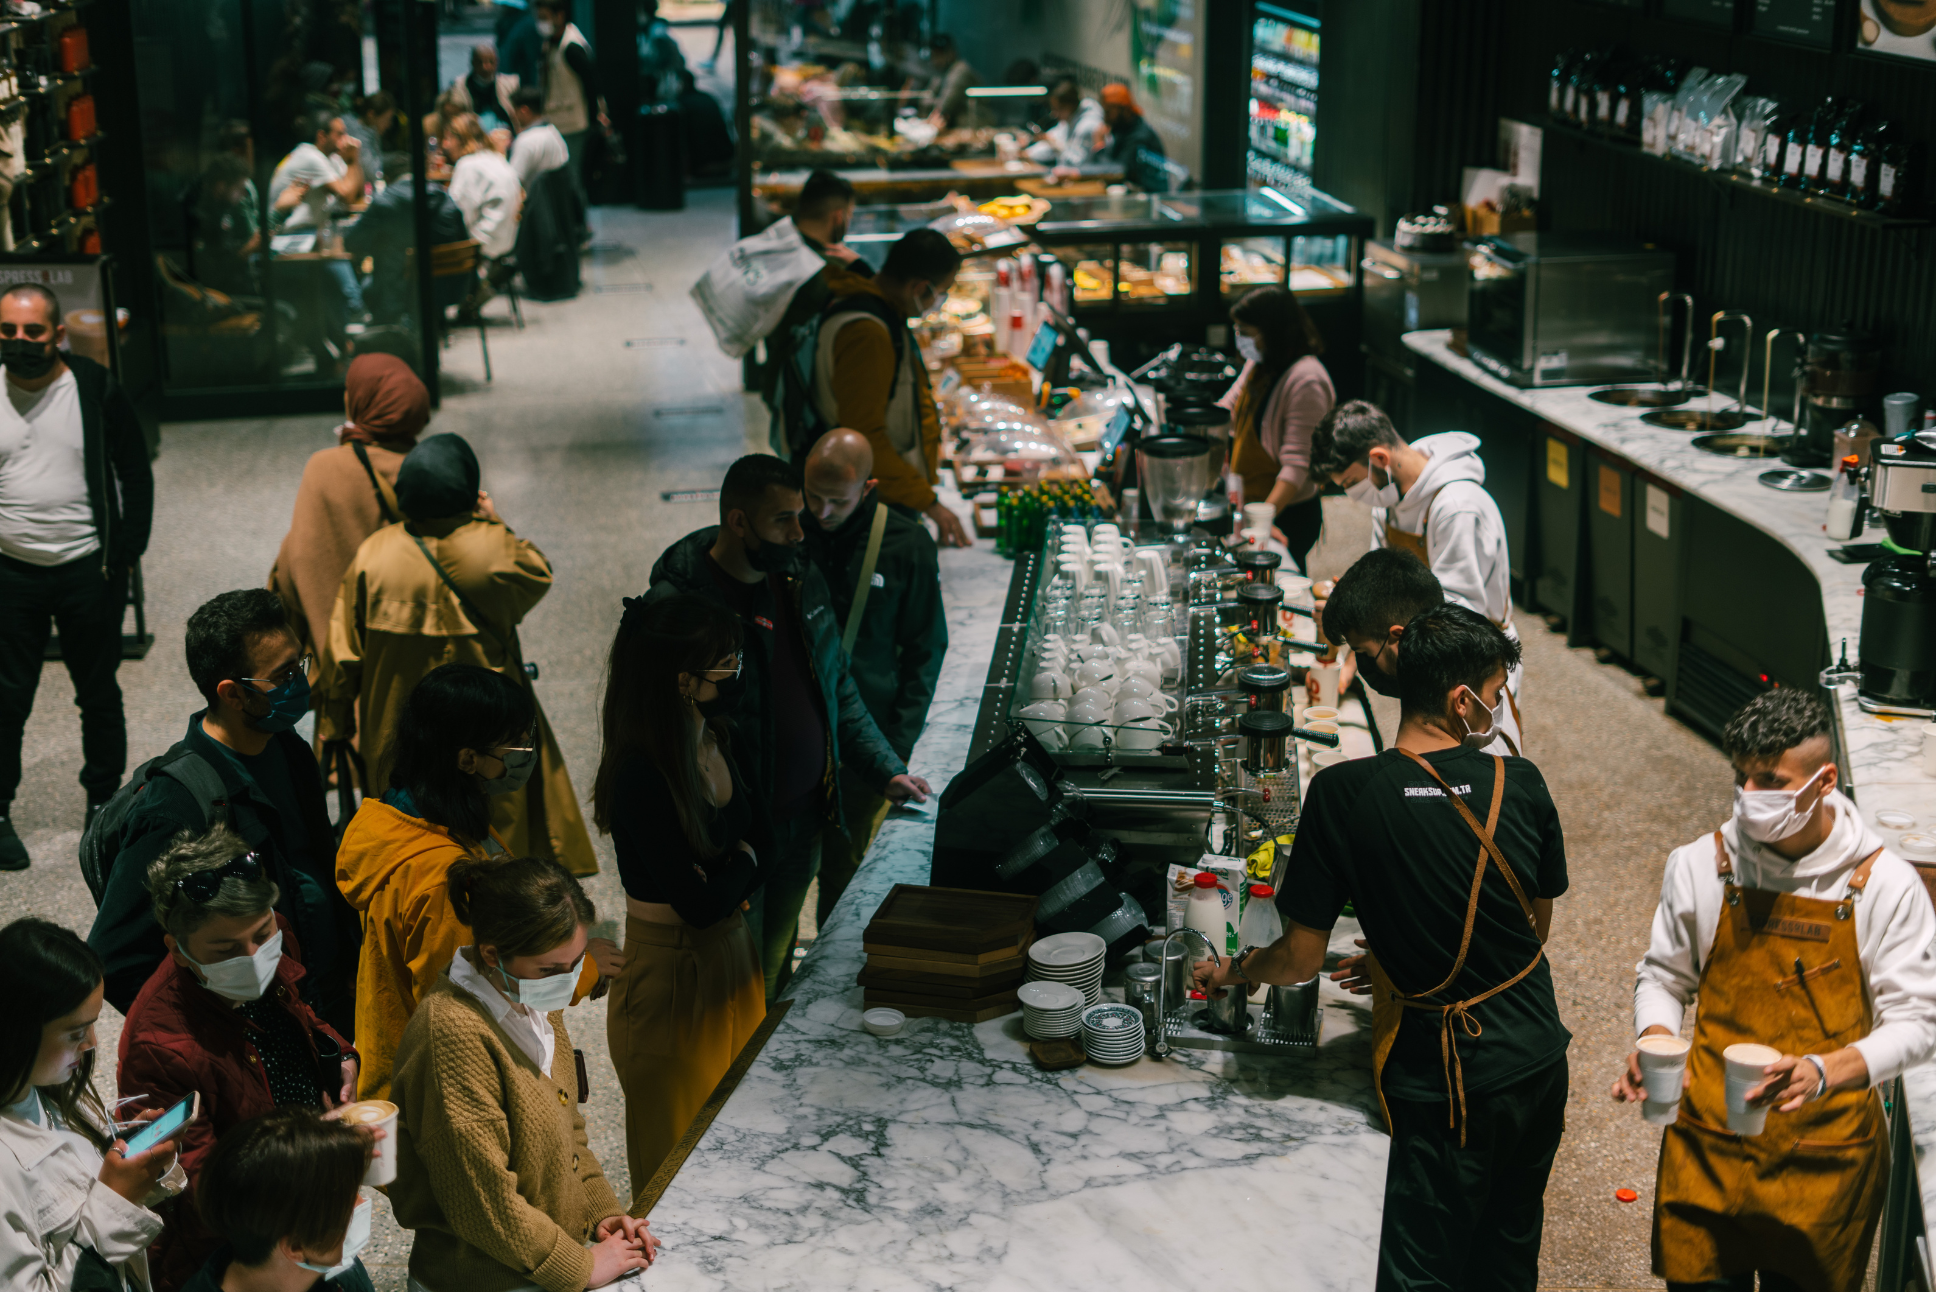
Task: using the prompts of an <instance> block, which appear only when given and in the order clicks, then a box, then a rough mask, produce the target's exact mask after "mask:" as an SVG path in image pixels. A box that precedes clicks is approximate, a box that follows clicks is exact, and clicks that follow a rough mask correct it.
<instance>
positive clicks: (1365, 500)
mask: <svg viewBox="0 0 1936 1292" xmlns="http://www.w3.org/2000/svg"><path fill="white" fill-rule="evenodd" d="M1376 470H1378V468H1377V467H1374V466H1371V465H1369V464H1367V465H1366V467H1365V478H1364V479H1363V480H1360V481H1359V482H1358V483H1357V484H1352V485H1346V486H1345V487H1344V492H1345V497H1347V498H1349V499H1351V500H1352V501H1353V502H1356V503H1362V504H1364V505H1365V506H1367V507H1396V506H1397V505H1398V498H1399V493H1398V481H1396V480H1394V479H1393V478H1392V477H1391V476H1390V475H1386V476H1385V483H1383V484H1379V483H1378V482H1377V480H1376V479H1375V478H1374V477H1373V475H1372V472H1374V471H1376Z"/></svg>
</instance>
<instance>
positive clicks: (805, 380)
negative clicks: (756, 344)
mask: <svg viewBox="0 0 1936 1292" xmlns="http://www.w3.org/2000/svg"><path fill="white" fill-rule="evenodd" d="M855 310H860V311H863V312H865V313H868V314H872V315H873V316H874V317H875V318H877V319H879V320H880V321H881V322H882V323H883V324H885V325H886V326H887V335H888V338H889V340H891V341H892V342H893V343H894V367H893V368H892V369H891V370H890V371H889V375H888V379H887V389H888V392H889V398H890V399H891V398H892V397H893V390H894V386H895V383H896V382H898V381H900V379H901V359H902V357H903V355H905V354H906V352H907V320H906V319H904V318H896V317H895V310H894V307H893V306H892V305H889V304H888V303H887V302H886V301H885V300H883V299H882V298H880V297H879V296H876V295H874V294H873V293H871V292H857V293H855V294H854V295H852V296H839V297H835V298H834V299H833V300H830V301H828V302H827V304H826V306H825V308H823V309H822V310H821V311H820V312H819V313H818V314H814V315H810V316H809V317H807V318H806V319H803V320H802V321H801V322H800V323H799V324H797V325H796V326H795V327H793V328H791V329H790V330H788V331H787V332H786V333H785V334H784V335H780V336H779V337H778V340H779V345H780V349H781V353H780V354H778V355H775V356H773V359H774V360H777V361H778V363H779V365H780V381H779V388H778V390H777V391H776V398H777V400H778V405H779V406H778V408H777V409H776V410H775V411H776V412H777V413H778V414H779V416H780V418H781V419H782V424H783V425H784V426H785V427H786V443H787V454H788V456H789V457H790V458H791V459H792V460H793V461H795V462H798V461H801V460H802V459H804V458H805V457H806V455H807V450H808V449H811V448H812V447H813V444H814V441H815V440H817V439H819V438H820V437H821V436H822V435H825V434H826V433H827V432H828V431H831V430H832V429H833V423H832V422H829V421H828V420H827V419H826V418H824V417H822V416H821V415H820V407H819V405H818V404H817V403H816V402H815V401H814V397H813V365H814V359H815V356H817V355H818V354H819V353H820V328H821V325H822V324H824V323H826V321H827V320H828V319H830V318H832V317H833V316H834V315H836V314H846V313H851V312H852V311H855ZM767 348H768V350H769V352H770V351H771V350H772V349H773V348H774V346H773V343H772V342H771V341H769V342H768V344H767Z"/></svg>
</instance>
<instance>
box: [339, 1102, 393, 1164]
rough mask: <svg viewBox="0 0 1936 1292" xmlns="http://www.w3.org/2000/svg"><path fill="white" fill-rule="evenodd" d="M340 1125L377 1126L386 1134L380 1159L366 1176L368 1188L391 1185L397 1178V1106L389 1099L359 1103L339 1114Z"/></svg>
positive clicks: (380, 1145) (379, 1150) (373, 1161)
mask: <svg viewBox="0 0 1936 1292" xmlns="http://www.w3.org/2000/svg"><path fill="white" fill-rule="evenodd" d="M336 1119H337V1120H338V1121H343V1122H348V1123H349V1124H350V1125H352V1126H374V1127H376V1128H377V1129H379V1130H381V1131H382V1132H383V1138H382V1139H380V1140H378V1141H377V1142H376V1156H375V1157H374V1158H372V1159H370V1167H369V1169H368V1170H367V1171H365V1172H364V1173H363V1183H365V1184H388V1183H390V1182H391V1181H392V1180H394V1179H396V1178H397V1106H396V1105H395V1104H393V1103H391V1102H390V1101H389V1100H387V1099H359V1100H357V1101H356V1102H355V1103H353V1104H344V1105H343V1106H342V1107H341V1108H339V1109H337V1110H336Z"/></svg>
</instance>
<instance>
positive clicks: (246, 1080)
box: [119, 915, 355, 1292]
mask: <svg viewBox="0 0 1936 1292" xmlns="http://www.w3.org/2000/svg"><path fill="white" fill-rule="evenodd" d="M276 923H277V925H279V926H280V927H281V928H282V931H283V944H284V949H283V954H282V962H281V963H280V964H279V965H278V966H277V968H276V980H275V982H274V983H272V984H271V985H270V987H269V991H270V993H271V994H272V995H273V996H274V997H275V998H276V999H277V1000H279V1001H280V1002H281V1003H282V1007H283V1008H284V1009H286V1010H288V1011H289V1013H290V1014H291V1015H293V1016H294V1017H295V1019H296V1021H297V1022H298V1023H300V1024H301V1025H302V1029H303V1034H304V1036H306V1037H307V1038H308V1040H309V1047H310V1055H311V1057H312V1058H314V1056H315V1050H316V1034H317V1033H318V1032H321V1033H322V1034H323V1035H325V1036H327V1037H329V1038H331V1039H332V1040H334V1041H335V1042H336V1044H337V1045H338V1046H339V1047H341V1049H342V1051H343V1055H344V1057H345V1058H348V1057H352V1056H353V1055H354V1054H355V1051H354V1050H353V1049H352V1048H351V1047H350V1044H349V1042H348V1041H345V1040H344V1039H343V1038H342V1037H341V1036H340V1035H338V1034H337V1032H336V1031H335V1030H334V1029H333V1028H331V1027H330V1026H329V1025H328V1024H327V1023H325V1022H323V1021H322V1020H321V1019H319V1018H317V1017H316V1015H315V1013H314V1012H312V1011H311V1010H310V1008H309V1006H307V1005H305V1004H304V1003H303V1002H302V997H301V996H300V995H299V994H298V992H297V988H296V984H297V983H298V982H300V981H301V980H302V977H303V967H302V965H301V963H299V962H298V960H297V958H296V943H295V938H294V936H293V935H292V934H291V933H290V931H289V925H288V921H286V920H285V919H284V918H283V917H282V916H281V915H277V916H276ZM256 1030H257V1029H256V1028H255V1027H254V1026H253V1025H252V1024H250V1023H249V1022H248V1021H247V1020H246V1019H244V1018H243V1017H242V1015H241V1014H240V1013H239V1012H238V1011H236V1010H235V1009H233V1008H232V1007H231V1006H230V1003H229V1002H228V1001H227V1000H224V999H223V998H222V997H220V996H217V995H216V994H215V993H214V992H212V991H210V990H209V989H208V988H206V987H204V986H202V984H201V980H200V979H198V978H196V977H195V975H194V973H193V972H191V971H190V970H189V969H188V968H187V967H186V966H184V965H181V964H177V963H176V961H175V958H174V957H173V956H169V957H167V958H165V959H164V960H163V961H162V962H161V964H160V965H158V966H156V968H155V972H154V974H153V975H152V976H151V977H150V978H149V979H148V981H147V982H146V983H145V984H143V985H142V988H141V991H140V993H139V994H138V995H136V996H135V998H134V1004H133V1005H132V1006H130V1007H129V1009H128V1017H127V1021H126V1023H125V1024H123V1026H122V1028H121V1049H120V1070H119V1083H120V1088H121V1093H122V1095H123V1096H128V1095H136V1094H145V1095H146V1096H148V1098H147V1101H146V1102H147V1106H148V1107H151V1108H167V1107H169V1106H170V1105H172V1104H174V1103H175V1102H176V1101H177V1100H179V1099H181V1098H182V1097H183V1096H185V1095H187V1094H188V1093H189V1092H190V1091H200V1092H201V1096H202V1107H201V1116H200V1117H199V1118H197V1119H196V1121H195V1122H194V1123H192V1124H191V1125H190V1126H189V1127H188V1132H187V1134H186V1136H185V1137H184V1138H183V1140H182V1154H181V1164H182V1169H183V1170H185V1171H187V1172H188V1180H189V1186H190V1187H189V1190H188V1192H185V1193H183V1194H182V1195H181V1196H180V1197H179V1198H176V1199H173V1200H172V1201H170V1202H167V1203H164V1204H163V1205H162V1207H161V1208H160V1209H159V1210H160V1211H161V1215H162V1217H163V1219H165V1220H166V1221H167V1228H166V1229H164V1230H163V1231H162V1234H161V1237H160V1239H158V1240H157V1241H156V1243H155V1245H154V1247H153V1249H152V1250H151V1252H150V1254H149V1270H150V1273H151V1275H152V1277H153V1279H154V1284H155V1287H156V1289H157V1290H158V1292H174V1290H175V1289H176V1288H179V1287H180V1286H181V1285H182V1284H184V1283H186V1282H187V1281H188V1280H189V1279H190V1278H192V1277H194V1275H195V1273H196V1271H198V1270H200V1269H201V1267H202V1265H203V1264H204V1263H205V1262H206V1261H207V1260H208V1258H209V1256H210V1254H211V1253H213V1252H214V1250H215V1249H216V1247H218V1246H219V1245H220V1240H218V1239H217V1238H216V1237H215V1235H214V1234H213V1233H212V1232H210V1231H209V1230H208V1228H207V1227H205V1226H204V1225H203V1224H202V1221H201V1217H200V1215H198V1214H197V1213H196V1211H195V1204H194V1201H193V1194H194V1187H193V1186H194V1183H195V1180H196V1177H197V1174H198V1173H199V1172H200V1170H201V1166H202V1163H203V1161H205V1160H206V1159H207V1157H208V1154H209V1151H210V1150H211V1149H213V1148H214V1147H215V1141H216V1139H217V1137H219V1136H221V1135H225V1134H227V1133H228V1131H229V1129H230V1128H231V1127H233V1126H235V1125H237V1124H239V1123H241V1122H245V1121H247V1120H249V1119H250V1118H251V1117H260V1116H261V1115H262V1114H263V1113H266V1112H270V1111H272V1110H273V1109H274V1108H275V1106H276V1105H275V1100H274V1099H273V1098H272V1097H271V1096H270V1094H269V1074H268V1073H266V1072H264V1071H263V1070H262V1060H261V1058H260V1056H258V1055H257V1053H256V1049H255V1045H254V1043H253V1041H252V1040H251V1039H250V1038H251V1034H253V1033H254V1032H255V1031H256ZM339 1084H340V1083H339V1082H338V1081H337V1080H335V1079H333V1078H332V1079H331V1080H330V1081H328V1082H327V1083H325V1085H324V1088H325V1089H327V1090H328V1091H329V1092H330V1098H331V1099H332V1100H333V1099H334V1098H335V1097H336V1092H337V1088H338V1085H339Z"/></svg>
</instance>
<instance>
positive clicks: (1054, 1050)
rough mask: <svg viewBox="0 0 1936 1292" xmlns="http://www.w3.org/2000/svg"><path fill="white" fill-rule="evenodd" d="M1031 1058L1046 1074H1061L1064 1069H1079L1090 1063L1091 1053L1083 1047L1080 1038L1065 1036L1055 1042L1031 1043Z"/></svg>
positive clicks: (1029, 1046)
mask: <svg viewBox="0 0 1936 1292" xmlns="http://www.w3.org/2000/svg"><path fill="white" fill-rule="evenodd" d="M1028 1052H1029V1057H1030V1058H1031V1059H1034V1060H1035V1066H1036V1067H1038V1068H1041V1069H1043V1070H1044V1071H1046V1072H1060V1071H1062V1070H1063V1069H1064V1068H1079V1067H1081V1066H1082V1065H1083V1064H1085V1063H1087V1062H1089V1052H1088V1051H1087V1050H1085V1049H1084V1048H1083V1046H1082V1038H1081V1037H1079V1036H1065V1037H1062V1038H1061V1039H1060V1040H1055V1041H1030V1042H1029V1045H1028Z"/></svg>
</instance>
